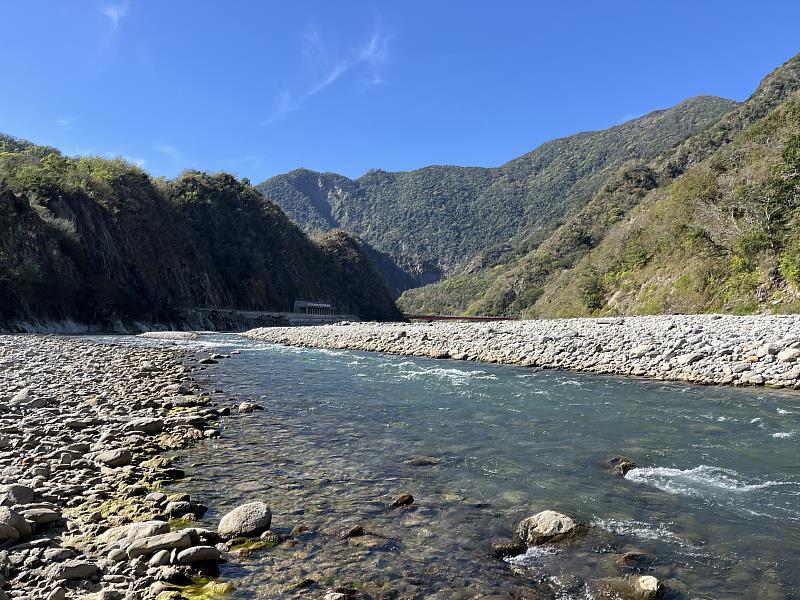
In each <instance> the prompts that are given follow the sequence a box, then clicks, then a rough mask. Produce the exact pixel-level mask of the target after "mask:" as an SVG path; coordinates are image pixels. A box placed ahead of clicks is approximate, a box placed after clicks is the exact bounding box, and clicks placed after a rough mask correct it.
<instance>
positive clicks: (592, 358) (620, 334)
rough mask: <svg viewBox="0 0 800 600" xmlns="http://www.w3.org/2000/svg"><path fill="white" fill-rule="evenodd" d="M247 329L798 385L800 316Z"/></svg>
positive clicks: (453, 355) (377, 348) (380, 347)
mask: <svg viewBox="0 0 800 600" xmlns="http://www.w3.org/2000/svg"><path fill="white" fill-rule="evenodd" d="M244 335H246V336H247V337H250V338H253V339H256V340H260V341H265V342H272V343H277V344H284V345H290V346H300V347H313V348H327V349H346V350H363V351H370V352H386V353H391V354H401V355H407V356H423V357H431V358H449V359H455V360H471V361H479V362H489V363H503V364H510V365H521V366H526V367H540V368H547V369H562V370H570V371H583V372H587V373H596V374H613V375H623V376H639V377H646V378H649V379H655V380H662V381H685V382H691V383H698V384H706V385H766V386H770V387H774V388H787V389H800V316H797V315H757V316H732V315H664V316H640V317H624V318H622V317H620V318H601V319H589V318H583V319H552V320H539V321H494V322H481V323H467V322H452V321H451V322H434V323H340V324H337V325H326V326H317V327H278V328H274V327H272V328H260V329H253V330H250V331H248V332H246V333H245V334H244Z"/></svg>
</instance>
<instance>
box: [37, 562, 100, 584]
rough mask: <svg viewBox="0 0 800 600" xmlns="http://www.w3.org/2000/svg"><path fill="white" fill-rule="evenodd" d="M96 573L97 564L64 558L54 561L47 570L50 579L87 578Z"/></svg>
mask: <svg viewBox="0 0 800 600" xmlns="http://www.w3.org/2000/svg"><path fill="white" fill-rule="evenodd" d="M95 573H97V565H96V564H94V563H91V562H88V561H85V560H65V561H64V562H61V563H55V564H53V565H51V567H50V568H49V569H48V571H47V575H48V577H49V578H50V579H70V580H80V579H89V578H90V577H91V576H92V575H94V574H95Z"/></svg>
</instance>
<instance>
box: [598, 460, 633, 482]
mask: <svg viewBox="0 0 800 600" xmlns="http://www.w3.org/2000/svg"><path fill="white" fill-rule="evenodd" d="M603 466H604V467H605V469H606V471H608V472H609V473H611V474H612V475H619V476H620V477H624V476H625V475H626V474H627V472H628V471H630V470H632V469H635V468H636V466H637V465H636V463H635V462H633V461H632V460H631V459H630V458H627V457H625V456H611V457H610V458H607V459H606V460H605V461H604V463H603Z"/></svg>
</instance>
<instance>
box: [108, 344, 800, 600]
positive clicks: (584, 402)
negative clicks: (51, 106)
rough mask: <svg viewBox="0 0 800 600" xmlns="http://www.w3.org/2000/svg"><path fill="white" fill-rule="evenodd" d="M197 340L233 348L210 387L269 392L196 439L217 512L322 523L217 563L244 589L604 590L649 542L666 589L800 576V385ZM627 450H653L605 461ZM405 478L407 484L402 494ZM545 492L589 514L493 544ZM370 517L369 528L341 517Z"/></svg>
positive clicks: (584, 594)
mask: <svg viewBox="0 0 800 600" xmlns="http://www.w3.org/2000/svg"><path fill="white" fill-rule="evenodd" d="M118 339H119V338H118ZM201 340H202V341H201V342H200V343H199V344H198V343H197V342H195V343H193V344H188V345H189V346H191V347H195V348H198V347H199V348H202V349H207V350H210V351H218V352H223V353H228V352H231V351H233V350H238V351H240V353H238V354H233V355H232V356H231V358H230V359H227V360H224V361H222V362H221V363H220V364H219V365H213V366H211V367H210V368H209V369H208V370H207V371H205V372H204V373H203V376H207V377H208V378H209V379H210V380H211V381H212V382H213V384H212V385H213V387H218V388H221V389H224V390H225V394H226V396H225V397H228V396H236V397H238V398H245V399H252V400H254V401H255V402H258V403H260V404H261V405H263V406H264V408H265V410H263V411H257V412H254V413H252V414H246V415H242V416H241V417H236V418H231V419H227V420H225V423H224V427H225V429H224V430H223V437H222V438H220V439H218V440H215V441H213V442H206V443H204V444H201V445H200V446H199V447H197V448H196V449H195V450H193V451H191V453H190V455H189V456H188V457H187V458H185V459H183V464H184V465H186V466H187V467H189V469H190V472H191V473H192V475H193V478H192V480H191V481H190V482H188V483H185V484H181V489H184V490H187V491H190V492H191V493H192V495H193V496H197V497H198V498H200V499H202V500H204V501H206V502H207V503H208V504H209V505H210V506H211V507H212V510H211V511H209V513H208V514H207V515H206V516H205V522H206V523H208V524H214V523H216V522H217V520H218V519H219V517H220V515H221V514H223V513H224V512H225V511H226V510H228V509H230V508H233V507H235V506H236V505H238V504H240V503H243V502H246V501H249V500H254V499H263V500H265V501H266V502H267V503H268V504H270V505H271V507H272V509H273V512H274V517H273V527H274V528H275V529H277V530H278V531H286V532H288V531H289V530H290V529H291V528H292V527H293V526H295V525H299V524H303V525H306V526H307V527H309V528H310V529H311V532H309V533H307V534H304V535H302V536H299V537H298V539H297V542H296V543H284V544H281V545H279V546H277V547H275V548H270V549H264V550H259V551H254V552H252V553H251V554H249V555H248V556H243V557H242V558H241V559H239V560H237V561H235V562H231V563H228V564H227V565H225V566H224V567H223V569H222V576H223V578H225V579H229V580H231V581H233V582H234V584H235V585H236V587H237V592H236V593H235V595H234V596H235V597H239V598H251V597H258V598H279V597H293V596H294V595H297V596H298V597H299V596H301V595H303V592H306V591H308V594H310V597H321V596H322V592H323V591H324V590H325V589H326V588H327V587H328V586H335V585H351V586H353V587H356V588H359V589H363V590H366V591H367V592H369V593H370V594H372V596H374V597H401V598H424V597H435V598H480V597H485V596H491V597H497V598H501V597H508V598H514V597H520V598H563V599H566V598H592V597H593V596H592V592H591V591H590V590H591V588H590V586H587V585H586V584H587V582H591V581H592V580H594V579H597V578H600V577H608V576H618V575H621V574H625V573H629V572H631V571H628V570H627V567H624V566H620V565H619V563H618V560H617V557H618V555H619V553H621V552H625V551H627V550H632V549H636V550H639V551H643V552H645V553H647V554H648V555H649V556H650V557H651V559H652V560H651V561H650V562H647V563H646V564H645V566H644V567H642V570H641V571H640V572H643V573H648V574H653V575H655V576H657V577H658V578H659V579H661V580H663V581H664V582H665V583H666V585H667V586H668V589H669V591H668V594H667V597H668V598H764V599H776V600H777V599H781V600H789V599H797V598H800V591H799V590H800V566H799V561H798V559H800V394H798V393H791V392H776V391H770V390H765V389H729V388H710V387H697V386H688V385H681V384H666V383H659V382H648V381H643V380H637V379H621V378H611V377H598V376H591V375H581V374H575V373H566V372H557V371H534V370H531V369H526V368H521V367H509V366H498V365H483V364H475V363H465V362H456V361H442V360H430V359H421V358H407V357H398V356H388V355H382V354H368V353H361V352H348V351H327V350H313V349H297V348H287V347H282V346H275V345H270V344H264V343H259V342H255V341H251V340H247V339H244V338H241V337H237V336H233V335H214V336H205V337H203V338H201ZM616 454H621V455H625V456H627V457H629V458H631V459H633V460H634V461H635V462H636V463H637V464H638V465H640V467H639V468H637V469H634V470H632V471H630V472H629V473H628V474H627V476H626V477H624V478H622V477H615V476H613V475H611V474H609V473H607V472H606V471H605V470H604V469H603V467H602V464H601V463H602V461H603V460H604V459H605V458H607V457H609V456H612V455H616ZM403 492H409V493H411V494H413V496H414V498H415V499H416V503H415V504H414V506H413V507H410V508H405V509H390V508H388V504H389V503H390V502H391V501H392V500H393V499H394V498H395V497H396V496H398V495H399V494H400V493H403ZM543 509H555V510H559V511H563V512H566V513H568V514H570V515H573V516H574V517H577V518H579V519H581V520H583V521H585V522H587V523H590V524H593V525H595V528H594V532H593V533H592V534H590V535H589V536H587V538H586V539H585V540H583V541H580V542H577V543H575V544H573V545H562V546H558V547H556V546H553V547H545V548H539V549H536V550H535V551H529V552H528V553H527V554H525V555H522V556H519V557H516V558H514V559H506V560H501V559H497V558H494V557H493V556H492V555H491V553H490V551H489V540H490V539H491V538H493V537H496V536H501V537H509V536H510V535H511V534H512V532H513V529H514V528H515V526H516V524H517V523H518V522H519V521H520V520H521V519H523V518H525V517H526V516H528V515H530V514H533V513H536V512H538V511H540V510H543ZM356 524H361V525H362V526H363V528H364V529H365V530H366V532H367V533H368V535H365V536H363V537H357V538H350V539H348V540H343V539H341V534H342V533H343V532H344V531H346V530H347V529H349V528H350V527H352V526H353V525H356ZM306 579H308V580H313V581H314V582H316V583H314V584H311V583H310V582H308V581H307V582H306V585H310V586H311V587H310V589H309V590H306V589H305V588H302V589H294V586H296V585H298V584H299V583H300V582H302V581H304V580H306ZM306 597H308V596H306Z"/></svg>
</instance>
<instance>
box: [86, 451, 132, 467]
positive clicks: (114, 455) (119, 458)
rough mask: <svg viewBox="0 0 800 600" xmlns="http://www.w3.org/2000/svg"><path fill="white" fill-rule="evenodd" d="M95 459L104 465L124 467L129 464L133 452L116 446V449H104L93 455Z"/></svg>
mask: <svg viewBox="0 0 800 600" xmlns="http://www.w3.org/2000/svg"><path fill="white" fill-rule="evenodd" d="M94 459H95V461H97V462H99V463H102V464H104V465H106V466H107V467H124V466H126V465H129V464H131V460H133V454H131V451H130V450H126V449H124V448H117V449H116V450H106V451H105V452H101V453H100V454H98V455H97V456H95V458H94Z"/></svg>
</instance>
